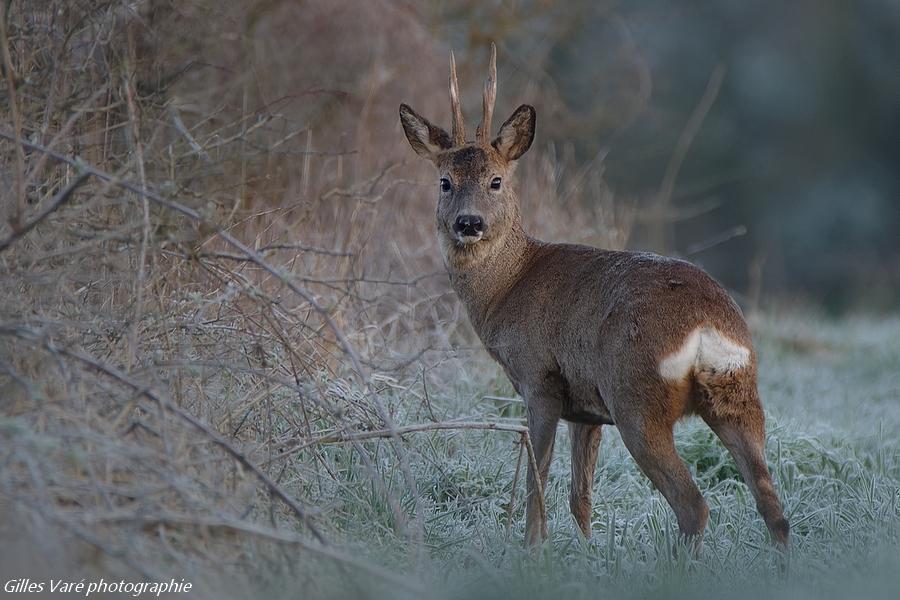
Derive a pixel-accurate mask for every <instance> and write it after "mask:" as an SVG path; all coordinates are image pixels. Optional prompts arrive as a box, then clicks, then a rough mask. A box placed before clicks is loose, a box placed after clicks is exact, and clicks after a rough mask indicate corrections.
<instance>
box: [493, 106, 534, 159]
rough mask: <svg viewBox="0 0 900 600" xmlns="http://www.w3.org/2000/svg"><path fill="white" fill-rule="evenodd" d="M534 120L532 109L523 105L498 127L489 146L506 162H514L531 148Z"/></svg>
mask: <svg viewBox="0 0 900 600" xmlns="http://www.w3.org/2000/svg"><path fill="white" fill-rule="evenodd" d="M536 120H537V113H535V111H534V107H533V106H528V105H527V104H523V105H522V106H520V107H519V108H517V109H516V112H514V113H513V114H512V116H511V117H510V118H508V119H507V120H506V123H504V124H503V125H501V126H500V132H499V133H498V134H497V137H496V138H494V141H493V142H491V145H492V146H493V147H494V148H496V149H497V151H498V152H499V153H500V155H501V156H503V157H504V158H506V160H516V159H517V158H519V157H520V156H522V155H523V154H525V153H526V152H527V151H528V149H529V148H531V142H533V141H534V127H535V122H536Z"/></svg>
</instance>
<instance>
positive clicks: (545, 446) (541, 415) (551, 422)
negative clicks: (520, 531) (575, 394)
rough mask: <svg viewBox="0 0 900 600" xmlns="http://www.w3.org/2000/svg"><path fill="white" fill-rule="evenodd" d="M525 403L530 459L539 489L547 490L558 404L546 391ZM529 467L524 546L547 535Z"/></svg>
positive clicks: (534, 542)
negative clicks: (531, 451) (531, 452)
mask: <svg viewBox="0 0 900 600" xmlns="http://www.w3.org/2000/svg"><path fill="white" fill-rule="evenodd" d="M526 404H527V406H528V409H527V411H528V434H529V436H530V437H531V445H532V447H533V448H534V458H535V462H537V467H538V471H539V473H540V478H541V479H540V481H541V490H542V491H543V490H545V489H547V474H548V473H549V472H550V460H551V458H552V457H553V444H554V442H555V441H556V425H557V423H559V415H560V405H559V402H558V400H557V398H556V397H555V396H553V395H550V394H535V395H533V396H529V397H528V398H527V399H526ZM534 476H535V474H534V471H533V469H532V468H531V467H530V466H529V468H528V483H527V486H526V487H527V494H528V502H527V505H526V508H525V545H526V546H529V547H533V546H536V545H537V544H538V543H540V542H541V541H543V540H544V539H546V538H547V536H548V531H547V523H546V521H545V520H544V519H543V518H542V515H541V509H540V503H541V502H542V501H543V498H542V497H539V496H538V490H537V486H536V485H535V477H534Z"/></svg>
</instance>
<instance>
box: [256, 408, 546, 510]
mask: <svg viewBox="0 0 900 600" xmlns="http://www.w3.org/2000/svg"><path fill="white" fill-rule="evenodd" d="M464 429H482V430H492V431H510V432H514V433H518V434H519V435H520V436H522V443H523V444H524V445H525V448H526V450H527V451H528V462H529V464H530V468H531V472H532V475H533V476H534V482H535V490H534V493H535V494H537V496H538V507H539V510H540V513H541V523H542V525H543V528H546V524H547V508H546V506H545V504H544V490H543V483H542V482H541V477H540V473H539V472H538V466H537V459H536V458H535V454H534V447H533V446H532V444H531V436H530V435H529V434H528V427H526V426H525V425H514V424H512V423H495V422H491V421H482V422H478V421H474V422H473V421H442V422H439V423H420V424H416V425H404V426H402V427H396V428H394V430H393V431H390V430H387V429H382V430H376V431H360V432H358V433H352V434H345V433H334V434H329V435H323V436H320V437H317V438H313V439H312V440H307V441H306V442H304V443H303V444H300V445H297V446H294V447H292V448H289V449H288V450H285V451H283V452H281V453H280V454H278V455H276V456H274V457H272V458H271V459H270V460H278V459H279V458H283V457H285V456H288V455H289V454H292V453H294V452H297V451H299V450H303V449H304V448H308V447H310V446H315V445H318V444H335V443H342V442H358V441H362V440H372V439H377V438H388V437H391V436H392V435H396V436H398V437H400V436H404V435H407V434H410V433H422V432H425V431H453V430H464Z"/></svg>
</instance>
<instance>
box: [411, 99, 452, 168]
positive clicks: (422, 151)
mask: <svg viewBox="0 0 900 600" xmlns="http://www.w3.org/2000/svg"><path fill="white" fill-rule="evenodd" d="M400 123H402V124H403V131H404V132H405V133H406V139H408V140H409V145H410V146H412V147H413V150H415V151H416V153H417V154H418V155H419V156H422V157H424V158H428V159H431V160H434V159H435V157H436V156H437V155H438V153H440V152H441V151H443V150H447V149H449V148H452V147H453V143H452V142H451V141H450V134H448V133H447V132H446V131H444V130H443V129H441V128H440V127H438V126H437V125H434V124H432V123H431V122H429V121H428V119H426V118H425V117H422V116H420V115H418V114H416V111H414V110H413V109H411V108H410V107H409V106H407V105H406V104H401V105H400Z"/></svg>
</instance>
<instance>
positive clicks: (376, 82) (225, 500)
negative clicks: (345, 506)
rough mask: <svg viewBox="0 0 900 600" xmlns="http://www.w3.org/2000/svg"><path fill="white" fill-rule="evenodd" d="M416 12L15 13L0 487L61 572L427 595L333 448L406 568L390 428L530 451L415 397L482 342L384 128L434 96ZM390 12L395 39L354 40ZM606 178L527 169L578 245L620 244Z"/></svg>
mask: <svg viewBox="0 0 900 600" xmlns="http://www.w3.org/2000/svg"><path fill="white" fill-rule="evenodd" d="M411 10H412V9H410V8H409V7H405V6H403V5H400V6H398V5H395V4H392V3H387V2H376V3H371V4H370V3H366V4H365V5H357V4H355V3H330V2H312V3H306V4H305V5H304V10H303V11H302V12H301V11H297V10H295V9H293V8H292V7H291V6H290V3H278V2H275V3H271V2H259V3H241V2H225V3H207V2H203V1H201V0H197V1H196V2H190V3H169V2H165V1H150V2H139V3H130V2H123V1H121V0H109V1H101V2H96V1H88V0H76V1H65V2H64V1H61V0H27V1H26V0H14V1H12V2H9V3H6V14H5V15H0V16H2V17H3V18H2V19H0V22H3V23H4V28H3V29H2V30H0V33H2V39H0V43H2V50H3V65H4V85H3V90H2V93H3V96H4V102H3V107H2V110H3V116H2V128H0V137H2V138H3V140H2V142H0V148H2V173H3V176H4V179H5V181H6V182H7V183H8V185H4V186H3V200H2V206H3V214H2V217H3V219H2V225H0V273H2V274H0V277H2V281H3V285H2V289H0V295H2V298H0V302H2V307H0V340H2V342H0V390H2V392H0V407H2V417H0V418H2V420H0V442H2V443H0V461H2V463H3V468H2V471H0V498H2V503H3V504H4V505H5V506H6V507H8V508H9V509H10V510H11V511H12V512H9V513H8V514H15V515H24V519H23V520H22V522H23V523H25V525H23V526H24V527H25V528H26V529H29V530H33V528H38V529H41V530H42V531H52V532H55V533H53V536H59V539H65V540H69V542H66V543H67V544H68V543H70V542H71V543H72V544H75V545H74V546H73V548H75V549H74V550H73V551H72V552H71V553H70V554H69V555H67V556H66V557H65V558H64V559H63V562H66V561H71V563H70V564H76V565H79V567H90V568H94V569H96V570H97V572H101V573H102V572H109V571H110V570H112V571H116V570H118V571H119V572H125V573H128V572H137V573H139V574H140V575H142V576H144V577H157V578H161V579H166V578H167V577H168V574H169V572H170V571H171V570H172V569H173V568H175V569H176V570H177V571H178V572H182V573H197V572H203V570H204V569H210V568H215V569H221V567H222V566H223V565H228V566H234V567H236V569H237V571H240V570H242V569H252V568H253V567H254V565H255V564H256V562H257V561H258V560H259V557H260V556H265V557H268V559H269V560H270V562H269V563H267V564H269V567H268V568H270V569H271V570H272V571H273V572H279V573H280V574H284V575H286V576H290V577H295V576H296V577H300V576H301V575H302V573H308V571H305V570H303V569H308V567H309V564H310V561H320V560H321V561H324V562H323V564H325V565H329V566H327V567H323V568H329V569H333V568H336V569H338V572H343V570H345V569H347V568H349V569H352V570H354V571H355V572H362V573H368V574H370V575H371V574H373V575H375V576H377V578H379V579H381V580H384V581H387V582H389V583H390V584H391V585H401V586H403V587H406V588H412V589H415V587H416V585H417V584H415V583H413V582H412V581H410V580H407V579H406V578H402V577H399V576H396V575H394V574H393V573H392V572H390V571H388V570H385V569H384V568H383V567H380V566H377V565H376V564H375V562H374V561H369V560H361V559H359V558H356V557H353V556H351V554H349V553H348V552H346V551H343V550H340V549H339V547H340V546H341V545H342V543H343V541H345V540H342V538H343V534H342V527H341V525H340V514H339V513H340V509H339V508H335V505H336V502H337V501H336V498H337V497H338V496H339V495H340V492H341V490H343V489H344V487H345V486H346V485H347V482H346V481H345V477H346V473H347V469H346V465H344V464H342V462H341V461H344V460H346V457H347V455H346V454H333V453H330V452H329V451H328V449H327V448H328V445H329V444H332V443H335V442H340V443H342V444H344V445H348V446H350V447H352V450H353V455H352V456H353V460H354V461H358V462H359V464H360V465H362V466H363V467H364V469H365V472H366V473H367V474H368V477H369V479H370V480H371V483H372V486H374V489H375V490H376V493H377V495H378V496H379V497H380V499H381V501H382V502H383V503H384V505H385V506H387V507H389V510H390V511H391V513H392V514H393V522H394V524H395V529H396V535H398V536H400V537H405V538H407V539H408V540H409V541H410V542H411V544H410V548H413V551H412V555H411V556H410V560H417V558H416V556H417V553H421V551H422V545H421V542H422V540H423V538H424V535H425V533H424V528H425V524H424V522H423V517H422V511H421V509H420V506H419V494H418V492H417V489H416V488H417V482H416V480H415V478H414V477H413V474H412V472H411V471H410V468H409V460H410V458H409V456H408V455H407V451H406V449H405V445H404V443H403V442H402V440H401V437H400V436H401V434H403V433H411V432H415V431H418V430H420V429H425V430H440V429H458V428H459V427H474V426H476V425H478V426H482V425H483V426H484V428H496V429H506V430H509V431H511V432H513V433H514V434H516V435H519V436H522V437H523V439H526V440H527V436H526V435H525V434H524V431H523V430H522V429H521V427H519V426H517V425H515V423H509V422H506V421H499V422H498V423H493V424H492V423H486V424H485V423H481V424H479V423H472V424H469V425H459V426H457V424H454V423H452V422H447V421H446V419H447V417H448V415H446V414H441V415H435V413H434V409H433V408H432V407H431V406H430V404H429V399H428V387H429V386H439V385H442V383H443V382H445V381H447V378H448V374H449V375H450V376H452V375H453V374H455V373H456V372H457V371H456V370H457V369H458V368H459V364H460V363H459V361H460V360H466V356H467V355H468V350H467V348H471V347H472V346H473V340H472V336H471V334H470V333H469V331H468V329H467V325H466V324H465V320H464V319H463V318H462V315H461V314H460V308H459V306H458V305H457V303H456V301H455V299H453V298H452V297H451V296H450V295H449V294H448V289H447V285H446V281H445V275H444V274H443V269H442V267H441V265H440V263H439V259H438V253H437V252H436V251H435V249H434V247H433V242H432V238H433V234H432V225H431V223H432V217H431V212H432V210H433V207H432V205H431V196H432V195H431V194H430V189H431V185H432V184H431V182H430V180H429V179H428V178H427V176H423V175H422V172H420V171H419V170H418V169H419V167H415V168H414V167H412V166H410V165H408V164H406V162H405V160H406V158H407V157H406V156H405V152H404V147H403V140H402V136H400V134H399V128H398V125H397V120H396V116H395V113H396V105H397V101H398V98H400V97H401V96H400V95H401V94H402V97H403V98H405V99H408V100H409V99H416V98H418V99H419V103H420V104H424V105H433V106H443V98H444V96H445V83H444V76H443V65H444V61H445V49H444V48H441V47H439V46H438V45H437V44H436V43H435V42H434V41H432V39H431V37H430V36H429V35H428V34H427V32H426V31H425V30H424V29H423V27H422V26H421V25H420V20H418V19H417V18H415V17H416V15H414V14H410V11H411ZM357 11H362V12H364V13H366V14H365V15H359V14H355V13H356V12H357ZM385 11H387V12H388V13H390V14H389V16H388V17H386V16H385V15H384V12H385ZM388 18H389V19H391V20H392V21H393V22H395V23H401V24H402V25H404V29H403V31H402V34H401V33H397V32H394V33H392V32H391V31H385V32H383V33H381V34H380V36H379V38H378V43H377V44H372V42H371V35H369V36H368V37H366V36H365V35H362V33H363V30H364V29H366V28H367V24H368V23H369V22H370V21H369V20H370V19H380V20H382V21H381V22H383V20H384V19H388ZM323 40H329V43H325V42H324V41H323ZM337 42H340V43H337ZM370 48H374V50H370ZM338 52H339V53H340V54H338ZM429 64H430V65H434V66H435V68H434V69H433V70H432V71H431V72H430V73H427V74H424V75H423V74H422V72H423V65H429ZM338 66H339V67H340V68H338ZM412 73H416V76H415V77H412V76H411V74H412ZM409 81H415V82H416V87H415V88H414V89H409V88H408V86H407V85H405V84H404V82H409ZM439 103H440V104H439ZM535 154H537V153H535ZM598 167H599V163H597V164H588V165H584V166H579V167H576V166H575V163H574V160H573V159H572V157H571V155H570V153H567V152H566V151H560V152H557V151H555V150H554V149H552V148H546V147H545V148H544V149H543V153H542V155H541V156H540V158H538V159H535V160H534V162H533V163H532V164H530V165H529V166H528V168H526V169H524V172H523V175H522V182H521V185H522V189H523V194H522V195H523V201H524V202H525V204H526V207H527V209H528V211H527V212H528V213H529V217H530V220H531V221H532V222H533V223H535V224H536V225H537V226H538V228H539V230H541V231H542V232H544V233H546V234H548V235H550V236H554V235H555V234H559V233H560V232H562V231H567V232H568V234H569V235H568V237H570V238H571V237H572V233H573V225H572V223H571V221H570V219H571V218H573V217H577V220H578V222H579V224H580V227H581V228H582V232H581V234H580V235H581V237H582V239H583V240H584V241H589V242H595V243H597V242H611V243H612V244H614V245H623V244H624V242H625V240H626V239H627V235H628V223H629V222H630V216H629V213H628V211H627V210H623V209H622V208H621V207H617V206H615V205H613V203H612V199H611V195H610V194H609V192H608V190H606V189H605V188H604V187H603V183H602V180H601V179H600V176H599V172H600V169H599V168H598ZM564 174H565V175H567V177H565V181H564V179H563V175H564ZM598 193H599V194H600V196H599V197H600V198H601V199H602V200H601V202H599V203H596V204H594V205H593V206H596V207H597V208H596V209H593V210H594V211H595V214H588V215H585V214H584V209H583V208H582V206H583V204H582V203H581V202H580V198H581V194H598ZM548 196H549V197H552V198H556V199H558V200H559V202H558V203H557V204H555V205H554V206H551V207H549V208H542V206H543V203H544V202H545V201H546V200H545V199H546V198H547V197H548ZM550 215H556V216H555V217H551V216H550ZM601 220H602V221H605V222H607V223H611V224H613V226H611V227H609V228H608V229H601V228H600V227H598V225H597V224H598V222H599V221H601ZM597 232H605V233H602V234H601V235H605V236H607V239H605V240H598V239H597V235H598V233H597ZM577 235H578V234H577V233H576V237H577ZM397 390H401V391H403V392H404V393H403V394H399V393H397ZM410 399H416V402H417V405H410ZM453 416H455V415H453ZM439 421H443V422H442V423H441V422H439ZM417 423H418V424H419V425H417ZM401 424H402V425H403V426H404V427H405V428H404V429H398V427H399V426H400V425H401ZM375 437H378V438H383V439H384V442H382V443H375V444H373V443H363V440H366V439H371V438H375ZM511 441H512V438H511ZM527 454H528V453H526V460H527V458H528V457H527ZM510 456H511V457H512V456H514V451H513V450H512V449H511V453H510ZM520 460H521V459H520ZM522 468H524V467H522ZM398 473H399V474H400V475H399V477H397V474H398ZM517 477H518V475H517ZM513 489H515V487H513ZM513 493H514V492H513ZM513 509H514V504H513V503H512V502H511V503H510V505H509V510H510V511H512V510H513ZM53 539H57V538H56V537H54V538H53ZM83 544H87V545H88V546H90V547H92V548H94V549H95V552H83V551H80V550H77V549H78V548H82V547H83ZM66 547H68V546H66ZM286 549H287V550H286ZM294 549H299V550H301V554H302V556H303V557H304V560H303V561H301V562H300V563H298V559H297V558H296V555H295V553H294ZM300 564H302V565H303V568H302V569H301V567H300V566H299V565H300ZM163 565H169V568H168V569H165V572H163V571H164V570H163V567H162V566H163ZM173 565H174V566H175V567H173ZM335 565H337V566H335ZM123 566H124V567H127V568H125V569H124V570H123ZM280 569H285V570H284V571H280ZM300 571H302V573H301V574H298V573H299V572H300ZM292 573H293V575H290V574H292ZM348 585H350V584H349V583H348Z"/></svg>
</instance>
